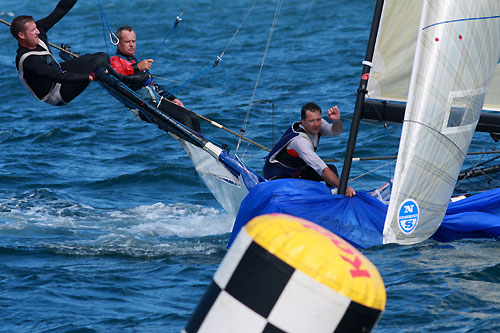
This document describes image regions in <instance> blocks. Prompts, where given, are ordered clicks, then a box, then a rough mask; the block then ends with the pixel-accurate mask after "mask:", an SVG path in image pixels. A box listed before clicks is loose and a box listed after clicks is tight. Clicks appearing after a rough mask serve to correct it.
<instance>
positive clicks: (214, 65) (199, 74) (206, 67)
mask: <svg viewBox="0 0 500 333" xmlns="http://www.w3.org/2000/svg"><path fill="white" fill-rule="evenodd" d="M257 1H258V0H254V2H253V4H252V6H251V7H250V9H249V10H248V12H247V13H246V15H245V17H244V18H243V20H242V21H241V22H240V25H239V26H238V28H237V29H236V31H235V32H234V33H233V36H232V37H231V40H229V42H228V43H227V44H226V46H225V48H224V50H223V51H222V52H221V53H220V54H219V55H218V56H217V57H216V59H215V61H214V62H213V63H212V64H211V65H209V66H205V67H204V68H202V69H201V70H200V71H199V72H198V74H197V75H195V76H194V77H193V78H192V79H189V80H187V81H185V82H184V83H182V84H181V85H179V86H177V87H175V88H174V89H169V92H170V93H171V94H173V93H174V92H175V91H177V90H179V89H181V88H183V87H185V86H187V85H189V84H190V83H191V82H192V81H194V80H196V79H198V78H200V77H201V76H203V75H204V74H205V73H206V72H208V71H210V70H213V69H214V68H216V67H217V66H218V65H219V63H221V62H222V57H223V56H224V54H225V53H226V51H227V50H228V48H229V46H230V45H231V44H232V42H233V40H234V39H235V38H236V36H237V35H238V33H239V32H240V30H241V28H242V26H243V24H244V23H245V21H246V20H247V18H248V16H249V15H250V13H251V12H252V10H253V8H254V7H255V4H256V3H257ZM223 66H224V65H223Z"/></svg>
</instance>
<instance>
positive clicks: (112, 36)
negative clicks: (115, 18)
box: [97, 0, 119, 54]
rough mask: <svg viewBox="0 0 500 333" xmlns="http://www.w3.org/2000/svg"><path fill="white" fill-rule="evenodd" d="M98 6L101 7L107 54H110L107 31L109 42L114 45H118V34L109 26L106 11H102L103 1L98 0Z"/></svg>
mask: <svg viewBox="0 0 500 333" xmlns="http://www.w3.org/2000/svg"><path fill="white" fill-rule="evenodd" d="M97 4H98V5H99V11H100V13H101V23H102V34H103V37H104V44H106V53H107V54H109V49H108V42H107V39H106V29H107V30H108V35H109V41H110V43H111V44H112V45H114V46H116V45H118V42H119V39H118V37H117V36H116V34H115V33H114V32H113V30H111V27H110V26H109V23H108V19H107V18H106V14H104V9H102V4H101V0H97Z"/></svg>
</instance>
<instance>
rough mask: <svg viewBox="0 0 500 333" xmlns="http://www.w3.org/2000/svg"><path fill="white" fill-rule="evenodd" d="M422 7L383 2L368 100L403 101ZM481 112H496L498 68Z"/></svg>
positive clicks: (414, 0) (419, 2)
mask: <svg viewBox="0 0 500 333" xmlns="http://www.w3.org/2000/svg"><path fill="white" fill-rule="evenodd" d="M470 2H474V3H476V1H470ZM477 2H478V3H480V2H481V1H477ZM422 6H423V0H411V1H401V0H385V2H384V8H383V12H382V18H381V22H380V27H379V32H378V36H377V43H376V45H375V52H374V58H373V68H372V70H371V73H370V80H369V81H368V96H367V97H368V98H371V99H380V100H388V101H399V102H406V101H407V99H408V91H409V87H410V77H411V72H412V68H413V62H414V55H415V50H416V43H417V38H418V33H419V24H420V17H421V12H422ZM484 109H486V110H492V111H500V64H498V65H497V67H496V71H495V75H494V77H493V80H492V82H491V85H490V88H489V92H488V94H487V96H486V101H485V104H484Z"/></svg>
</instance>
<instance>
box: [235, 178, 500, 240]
mask: <svg viewBox="0 0 500 333" xmlns="http://www.w3.org/2000/svg"><path fill="white" fill-rule="evenodd" d="M270 213H284V214H289V215H293V216H297V217H300V218H304V219H306V220H309V221H312V222H314V223H316V224H318V225H321V226H322V227H324V228H326V229H328V230H330V231H332V232H333V233H335V234H336V235H338V236H340V237H342V238H344V239H345V240H347V241H348V242H350V243H351V244H353V245H354V246H356V247H358V248H368V247H373V246H377V245H382V231H383V228H384V221H385V216H386V214H387V205H384V204H383V203H381V202H380V201H379V200H377V199H376V198H374V197H372V196H371V195H369V194H368V193H366V192H358V193H357V195H356V196H354V197H352V198H347V197H345V196H343V195H332V194H331V193H330V189H329V188H328V187H326V186H325V185H324V184H322V183H318V182H313V181H308V180H302V179H280V180H273V181H269V182H264V183H260V184H258V185H257V186H255V187H254V188H253V189H252V190H251V191H250V193H249V194H248V195H247V196H246V197H245V199H244V200H243V202H242V203H241V207H240V210H239V212H238V216H237V217H236V222H235V224H234V227H233V232H232V235H231V239H230V240H229V245H231V243H232V242H233V240H234V239H235V238H236V235H237V234H238V231H239V230H240V229H241V228H242V227H243V226H244V225H245V224H246V223H247V222H248V221H250V220H251V219H252V218H254V217H256V216H259V215H263V214H270ZM484 237H488V238H492V237H493V238H495V237H500V189H498V190H494V191H488V192H485V193H482V194H479V195H476V196H473V197H470V198H467V199H463V200H461V201H458V202H455V203H451V204H450V206H449V208H448V211H447V213H446V216H445V218H444V220H443V223H442V224H441V227H440V228H439V230H438V231H437V232H436V234H435V235H434V238H435V239H436V240H438V241H451V240H456V239H460V238H484Z"/></svg>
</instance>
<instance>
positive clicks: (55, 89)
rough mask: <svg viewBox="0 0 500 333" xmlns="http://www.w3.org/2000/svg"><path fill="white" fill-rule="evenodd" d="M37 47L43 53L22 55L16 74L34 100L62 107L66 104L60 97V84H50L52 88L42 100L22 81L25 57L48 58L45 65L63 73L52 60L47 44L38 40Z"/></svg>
mask: <svg viewBox="0 0 500 333" xmlns="http://www.w3.org/2000/svg"><path fill="white" fill-rule="evenodd" d="M38 45H40V46H41V47H42V48H43V49H44V50H43V51H31V52H27V53H25V54H23V55H22V56H21V58H20V59H19V65H18V70H17V74H18V75H19V79H20V80H21V82H22V83H23V84H24V86H25V87H26V89H28V91H29V92H30V93H31V94H32V95H33V96H34V97H35V98H36V99H38V100H39V101H42V102H45V103H49V104H52V105H56V106H61V105H64V104H66V102H64V100H63V99H62V96H61V83H58V82H54V83H52V87H51V89H50V91H49V92H48V94H47V95H45V96H44V97H42V98H39V97H38V96H37V95H36V94H35V92H34V91H33V89H31V87H30V86H29V85H28V83H27V82H26V80H25V79H24V71H23V63H24V60H25V59H26V58H27V57H29V56H31V55H36V56H46V57H49V58H47V63H48V64H49V65H51V66H53V67H55V68H57V69H58V70H59V71H61V72H63V70H62V68H61V65H59V63H58V62H57V60H56V59H55V58H54V56H53V55H52V53H50V51H49V48H48V47H47V44H45V43H44V42H43V41H42V40H41V39H40V40H39V41H38Z"/></svg>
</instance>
